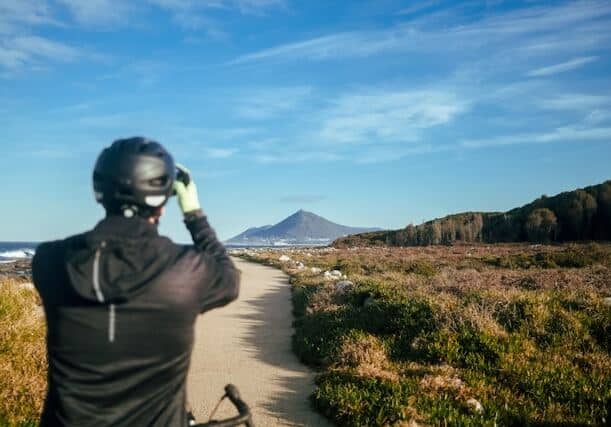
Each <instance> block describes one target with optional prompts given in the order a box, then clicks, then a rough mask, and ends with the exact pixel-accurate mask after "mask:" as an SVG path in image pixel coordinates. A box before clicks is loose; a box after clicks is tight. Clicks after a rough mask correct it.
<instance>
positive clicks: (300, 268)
mask: <svg viewBox="0 0 611 427" xmlns="http://www.w3.org/2000/svg"><path fill="white" fill-rule="evenodd" d="M295 268H296V269H297V270H303V269H304V268H305V265H303V263H302V262H299V261H298V262H297V263H295Z"/></svg>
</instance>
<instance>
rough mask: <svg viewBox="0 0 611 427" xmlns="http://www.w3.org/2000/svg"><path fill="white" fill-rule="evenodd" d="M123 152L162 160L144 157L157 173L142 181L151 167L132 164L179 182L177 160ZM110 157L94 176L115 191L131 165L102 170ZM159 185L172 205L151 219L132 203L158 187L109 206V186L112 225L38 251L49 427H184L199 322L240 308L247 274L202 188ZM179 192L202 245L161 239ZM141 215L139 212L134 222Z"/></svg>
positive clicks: (136, 143)
mask: <svg viewBox="0 0 611 427" xmlns="http://www.w3.org/2000/svg"><path fill="white" fill-rule="evenodd" d="M119 142H121V141H119ZM115 144H117V143H115ZM126 144H127V145H126ZM130 144H131V145H130ZM143 144H144V145H143ZM113 147H114V145H113ZM113 147H111V149H112V148H113ZM143 147H144V148H143ZM157 147H160V146H158V145H157ZM119 148H121V149H122V151H120V150H119V151H120V152H119V153H118V154H117V153H114V154H115V157H116V155H119V157H120V156H123V157H126V156H127V157H129V156H130V155H132V154H133V153H134V149H136V151H135V153H136V154H135V155H136V156H140V157H142V156H141V155H140V154H139V150H142V152H144V153H146V154H147V155H148V151H151V153H152V154H153V156H151V157H146V156H145V158H144V163H145V164H146V163H147V162H149V163H150V162H153V166H155V165H156V166H155V167H150V164H149V166H147V167H146V168H144V170H145V171H144V172H142V169H143V168H142V162H141V163H140V164H136V165H132V167H133V168H135V169H139V168H140V171H139V172H138V171H136V174H138V173H139V174H140V175H144V177H145V178H146V177H147V174H148V175H150V174H152V175H158V174H159V170H160V169H159V168H161V169H169V170H170V171H171V172H170V173H171V174H172V176H170V177H169V179H170V181H173V174H174V165H173V162H172V161H171V157H169V155H168V159H164V161H165V164H163V165H161V166H160V164H159V162H158V161H157V162H156V161H155V160H152V159H153V157H154V156H155V155H157V153H156V152H155V150H156V149H157V148H156V147H152V146H151V145H147V143H146V141H144V142H143V140H141V139H132V140H128V142H127V143H125V142H124V141H123V146H121V147H119ZM153 148H154V149H155V150H152V149H153ZM160 148H161V147H160ZM147 150H148V151H147ZM161 150H163V148H161ZM115 151H117V150H115ZM126 151H127V153H128V154H127V155H126ZM163 152H165V151H163ZM111 154H112V153H111ZM166 154H167V153H166ZM103 157H104V153H102V155H101V157H100V159H99V160H98V164H97V165H96V173H99V172H100V170H101V171H102V172H103V171H104V169H106V172H108V173H109V174H110V175H112V176H111V178H112V180H114V181H116V180H117V176H116V175H117V174H119V177H120V175H121V173H120V171H119V172H117V170H120V169H121V168H123V167H124V166H125V165H121V164H114V163H113V162H115V163H116V162H117V160H116V158H115V159H113V158H111V159H110V160H108V159H107V160H108V161H106V163H107V164H106V165H104V161H102V160H104V159H103ZM106 157H109V155H108V153H107V155H106ZM111 157H112V156H111ZM132 157H133V156H132ZM158 157H161V156H160V155H159V156H158ZM100 163H102V165H100ZM132 163H133V158H132ZM109 169H110V171H109ZM115 169H116V170H115ZM98 179H99V180H101V181H103V180H104V177H99V176H98ZM119 181H120V179H119ZM160 183H161V184H162V185H156V186H153V187H159V188H157V190H159V191H157V193H162V194H163V195H165V199H164V200H163V201H162V202H161V203H159V201H158V200H160V199H156V200H157V201H155V203H154V204H155V205H156V206H151V207H150V209H148V208H147V206H146V203H144V202H142V201H139V202H138V203H126V200H125V199H128V200H129V198H130V197H131V199H134V197H135V198H136V199H138V197H140V196H142V197H144V196H146V195H147V194H148V193H151V190H150V189H146V188H145V190H144V191H142V192H141V193H142V194H136V195H135V196H134V195H133V194H132V195H131V196H129V195H128V196H126V197H125V198H121V197H119V199H120V200H119V201H120V203H118V204H117V206H111V203H110V202H109V200H108V199H109V196H108V195H107V194H104V193H105V192H108V188H106V189H105V188H104V186H103V185H102V184H103V183H102V184H99V185H98V186H101V187H102V188H96V192H97V193H98V199H99V201H101V202H102V203H103V204H104V206H105V207H106V209H107V217H106V218H105V219H104V220H102V221H100V223H99V224H98V225H97V226H96V227H95V228H94V229H93V230H91V231H89V232H87V233H84V234H80V235H77V236H73V237H70V238H68V239H66V240H62V241H56V242H49V243H43V244H41V245H40V246H39V247H38V249H37V252H36V255H35V257H34V260H33V275H34V283H35V285H36V287H37V289H38V291H39V293H40V295H41V297H42V300H43V304H44V307H45V313H46V317H47V326H48V334H47V347H48V356H49V375H48V383H49V384H48V385H49V388H48V392H47V399H46V401H45V407H44V410H43V415H42V418H41V424H42V425H43V426H45V425H75V426H76V425H78V426H87V425H92V426H93V425H96V426H100V425H113V426H116V425H124V426H135V425H138V426H140V425H164V426H165V425H171V426H184V425H186V423H187V419H186V411H185V403H186V396H185V393H186V391H185V390H186V376H187V372H188V367H189V362H190V357H191V350H192V346H193V328H194V323H195V319H196V317H197V315H198V314H199V313H201V312H204V311H206V310H209V309H212V308H215V307H219V306H222V305H225V304H227V303H228V302H230V301H232V300H233V299H235V298H237V293H238V287H239V273H238V271H237V270H236V269H235V267H234V265H233V263H232V262H231V260H230V259H229V257H228V256H227V254H226V252H225V250H224V248H223V246H222V245H221V244H220V243H219V242H218V240H217V239H216V236H215V234H214V232H213V231H212V229H211V228H210V226H209V225H208V223H207V220H206V218H205V216H203V214H202V212H201V210H200V209H199V206H198V203H197V196H196V192H195V188H194V184H193V183H192V182H188V179H187V182H186V183H179V184H175V185H173V183H172V182H170V183H169V184H168V182H160ZM185 184H187V185H185ZM112 185H115V186H116V182H115V183H114V184H112ZM130 185H133V183H132V184H130ZM168 185H169V187H168ZM125 188H128V187H127V186H125ZM173 188H176V190H177V191H178V193H179V202H180V203H181V207H182V208H183V212H185V223H186V225H187V227H188V229H189V231H190V232H191V235H192V236H193V240H194V245H193V246H180V245H176V244H174V243H172V242H171V241H170V240H169V239H167V238H165V237H161V236H159V235H158V233H157V226H156V224H155V222H156V221H155V219H156V218H158V216H159V215H160V214H161V206H163V204H164V203H165V201H166V200H167V198H168V197H169V196H170V195H171V191H172V189H173ZM98 190H100V191H98ZM136 190H138V188H137V185H136ZM112 191H113V193H112V194H111V196H112V200H113V201H114V200H115V199H116V198H117V197H116V194H115V193H114V191H115V189H112ZM132 193H133V192H132ZM136 193H138V191H136ZM153 193H154V191H153ZM148 195H149V196H150V195H151V194H148ZM157 195H159V194H157ZM105 197H106V198H107V199H106V200H105V199H104V198H105ZM100 199H101V200H100ZM149 200H150V199H149ZM113 203H114V202H113ZM127 210H131V212H127ZM134 210H136V211H138V210H139V211H140V212H136V213H137V214H135V215H134V212H133V211H134ZM149 214H152V216H149ZM155 215H157V216H155Z"/></svg>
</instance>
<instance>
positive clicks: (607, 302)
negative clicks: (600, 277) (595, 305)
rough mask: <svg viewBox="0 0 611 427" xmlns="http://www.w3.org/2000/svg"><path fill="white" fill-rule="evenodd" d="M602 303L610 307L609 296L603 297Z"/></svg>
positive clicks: (610, 299)
mask: <svg viewBox="0 0 611 427" xmlns="http://www.w3.org/2000/svg"><path fill="white" fill-rule="evenodd" d="M603 304H604V305H606V306H607V307H611V297H607V298H603Z"/></svg>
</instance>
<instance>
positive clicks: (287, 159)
mask: <svg viewBox="0 0 611 427" xmlns="http://www.w3.org/2000/svg"><path fill="white" fill-rule="evenodd" d="M254 159H255V161H257V162H259V163H284V164H290V163H305V162H335V161H338V160H342V159H343V156H342V155H340V154H338V153H334V152H327V151H314V150H301V151H294V150H293V151H289V150H284V151H283V152H279V153H270V154H256V155H255V156H254Z"/></svg>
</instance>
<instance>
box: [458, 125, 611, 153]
mask: <svg viewBox="0 0 611 427" xmlns="http://www.w3.org/2000/svg"><path fill="white" fill-rule="evenodd" d="M608 139H611V127H593V128H583V127H581V128H580V127H572V126H566V127H559V128H556V129H553V130H550V131H548V132H542V133H532V134H521V135H510V136H498V137H492V138H485V139H477V140H465V141H462V142H461V146H463V147H465V148H483V147H492V146H502V145H515V144H545V143H551V142H562V141H574V142H581V141H594V140H608Z"/></svg>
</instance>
